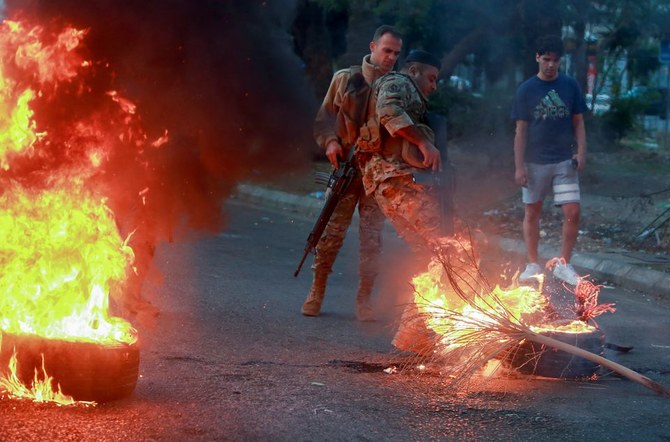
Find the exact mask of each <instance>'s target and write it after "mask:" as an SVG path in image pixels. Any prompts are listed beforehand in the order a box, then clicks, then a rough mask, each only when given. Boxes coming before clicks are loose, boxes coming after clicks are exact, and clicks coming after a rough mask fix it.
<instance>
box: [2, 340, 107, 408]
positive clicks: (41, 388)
mask: <svg viewBox="0 0 670 442" xmlns="http://www.w3.org/2000/svg"><path fill="white" fill-rule="evenodd" d="M17 372H18V363H17V357H16V350H15V351H14V353H13V354H12V357H11V358H10V360H9V376H7V377H2V376H0V392H2V391H3V390H4V391H7V392H8V397H9V398H10V399H31V400H33V401H34V402H55V403H56V404H58V405H84V406H88V405H96V403H95V402H91V401H76V400H75V399H74V398H73V397H72V396H68V395H67V394H63V392H62V391H61V388H60V385H58V384H56V388H55V389H54V388H53V387H52V385H53V382H54V379H53V378H52V377H51V376H49V375H47V373H46V370H45V369H44V358H42V370H41V373H40V372H38V371H37V370H35V376H34V377H33V382H32V384H31V386H30V387H27V386H25V385H24V384H23V383H22V382H21V380H20V379H19V378H18V376H17V375H16V373H17Z"/></svg>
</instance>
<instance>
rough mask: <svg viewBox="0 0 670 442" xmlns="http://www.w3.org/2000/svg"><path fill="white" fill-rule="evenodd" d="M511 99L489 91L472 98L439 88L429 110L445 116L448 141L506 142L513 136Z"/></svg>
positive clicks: (469, 95) (505, 95) (446, 86)
mask: <svg viewBox="0 0 670 442" xmlns="http://www.w3.org/2000/svg"><path fill="white" fill-rule="evenodd" d="M512 98H513V97H512V95H511V94H509V93H504V92H502V91H492V92H491V93H488V94H486V95H483V96H482V95H475V94H472V93H471V92H470V91H467V90H466V91H462V90H458V89H456V88H454V87H451V86H448V85H441V86H440V88H439V89H438V91H437V92H435V93H434V94H433V95H432V96H431V99H430V102H429V104H430V109H431V110H433V111H436V112H440V113H442V114H445V115H447V122H448V134H449V139H452V140H457V139H465V138H467V139H478V138H482V137H484V138H487V137H489V138H501V137H502V138H507V139H510V140H511V137H512V136H513V130H514V127H513V123H512V121H511V119H510V110H511V108H512Z"/></svg>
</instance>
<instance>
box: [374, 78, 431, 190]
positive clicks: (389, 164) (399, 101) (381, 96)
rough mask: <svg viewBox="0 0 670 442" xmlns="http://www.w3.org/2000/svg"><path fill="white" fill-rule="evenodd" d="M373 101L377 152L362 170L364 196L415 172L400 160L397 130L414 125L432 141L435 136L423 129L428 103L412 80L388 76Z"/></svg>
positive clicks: (376, 88)
mask: <svg viewBox="0 0 670 442" xmlns="http://www.w3.org/2000/svg"><path fill="white" fill-rule="evenodd" d="M373 99H375V100H376V104H375V112H376V118H377V121H378V123H379V126H380V127H381V128H383V130H380V132H381V135H380V140H381V144H380V148H379V149H378V150H377V151H375V152H373V153H371V154H370V155H369V158H368V159H367V161H366V162H365V164H364V166H363V185H364V186H365V192H366V193H367V194H370V193H372V192H374V190H375V189H376V188H377V185H378V184H379V183H380V182H382V181H384V180H386V179H388V178H392V177H396V176H402V175H410V174H412V173H414V172H416V169H415V168H414V167H412V166H410V165H409V164H408V163H407V162H405V160H403V158H402V155H401V152H402V146H403V143H406V142H407V141H405V139H404V138H402V137H401V136H399V135H396V132H398V130H400V129H402V128H405V127H408V126H412V125H415V126H417V127H419V129H420V130H422V132H424V134H425V135H426V136H427V137H428V138H429V139H431V141H432V140H433V138H434V135H433V133H432V131H431V130H430V128H429V127H428V126H427V125H426V110H427V104H428V102H427V100H426V98H425V97H424V96H423V94H422V93H421V91H419V88H418V87H417V86H416V84H415V83H414V80H412V79H411V77H409V76H407V75H405V74H400V73H395V72H392V73H389V74H387V75H384V76H383V77H382V78H380V79H379V80H377V82H376V83H375V85H374V91H373Z"/></svg>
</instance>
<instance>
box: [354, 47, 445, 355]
mask: <svg viewBox="0 0 670 442" xmlns="http://www.w3.org/2000/svg"><path fill="white" fill-rule="evenodd" d="M439 70H440V61H439V60H438V59H437V58H436V57H435V56H433V55H432V54H430V53H428V52H425V51H421V50H414V51H412V52H410V54H409V55H408V56H407V59H406V60H405V65H404V66H403V69H402V70H401V72H400V73H390V74H387V75H385V76H384V77H382V78H381V79H379V80H378V81H377V83H375V88H374V89H375V90H374V95H373V99H374V100H376V104H375V115H374V117H373V118H371V119H370V120H368V122H367V123H366V124H365V125H364V126H363V127H362V128H361V137H360V140H359V146H360V148H361V150H364V151H365V152H366V153H367V155H368V157H367V158H366V161H365V163H364V170H363V185H364V187H365V191H366V193H367V194H368V195H372V196H373V197H374V198H375V201H377V203H378V204H379V207H380V208H381V210H382V212H383V213H384V215H385V216H386V217H387V218H388V219H389V221H390V222H391V224H392V225H393V227H394V228H395V230H396V232H398V234H399V235H400V236H401V237H402V238H403V239H404V240H405V242H407V244H408V245H409V246H410V247H411V248H412V249H413V250H414V251H415V252H416V253H417V254H419V255H423V257H430V256H431V255H432V254H433V253H434V252H436V251H442V250H443V249H444V248H445V247H446V246H447V244H448V242H449V238H446V239H445V238H443V236H442V229H441V209H440V202H439V198H438V197H437V196H436V195H435V194H434V193H433V192H432V189H431V188H430V187H429V186H426V185H424V184H421V183H419V182H417V181H418V180H417V179H416V177H417V176H418V174H420V173H430V172H433V173H435V172H437V171H439V170H440V169H441V158H440V152H439V150H438V149H437V148H436V147H435V145H434V134H433V131H432V130H431V129H430V127H429V126H428V124H427V119H426V111H427V98H428V96H429V95H430V94H432V93H433V92H435V90H436V89H437V77H438V74H439ZM374 100H373V101H374ZM426 255H427V256H426ZM435 342H436V340H435V335H434V334H433V333H432V332H431V331H430V330H429V329H428V328H427V326H426V324H425V321H424V319H423V318H422V317H421V316H420V315H419V314H418V309H417V307H416V305H414V304H410V305H408V306H407V307H406V308H405V311H404V313H403V316H402V318H401V322H400V327H399V328H398V331H397V332H396V335H395V337H394V338H393V345H394V346H395V347H396V348H398V349H400V350H407V351H411V352H414V353H418V354H420V355H424V356H429V355H431V354H432V352H433V348H434V345H435Z"/></svg>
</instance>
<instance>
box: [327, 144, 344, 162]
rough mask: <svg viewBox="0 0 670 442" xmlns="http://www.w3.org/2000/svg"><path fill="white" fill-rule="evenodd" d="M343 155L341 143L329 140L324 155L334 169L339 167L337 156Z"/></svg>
mask: <svg viewBox="0 0 670 442" xmlns="http://www.w3.org/2000/svg"><path fill="white" fill-rule="evenodd" d="M343 156H344V151H343V150H342V145H341V144H340V143H339V142H338V141H337V140H331V141H330V142H329V143H328V145H327V146H326V157H327V158H328V161H330V164H332V165H333V167H334V168H335V169H337V168H338V167H339V164H340V160H339V158H341V157H343Z"/></svg>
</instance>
